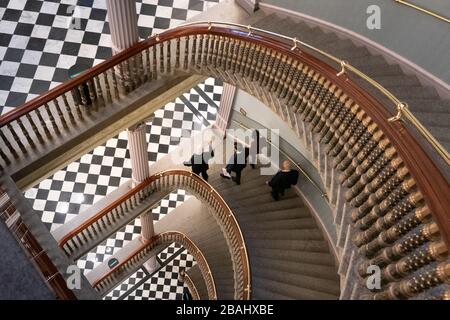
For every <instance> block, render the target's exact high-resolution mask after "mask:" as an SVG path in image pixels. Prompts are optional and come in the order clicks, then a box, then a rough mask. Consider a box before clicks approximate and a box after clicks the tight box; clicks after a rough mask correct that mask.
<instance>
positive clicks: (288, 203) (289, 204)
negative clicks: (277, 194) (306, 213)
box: [245, 198, 303, 214]
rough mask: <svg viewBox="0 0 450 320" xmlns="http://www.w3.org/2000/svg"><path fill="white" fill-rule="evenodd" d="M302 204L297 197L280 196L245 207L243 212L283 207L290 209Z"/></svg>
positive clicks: (281, 208) (282, 208)
mask: <svg viewBox="0 0 450 320" xmlns="http://www.w3.org/2000/svg"><path fill="white" fill-rule="evenodd" d="M302 206H303V204H302V202H301V200H300V199H299V198H290V199H283V198H281V199H280V200H279V201H272V202H268V203H264V204H262V205H260V204H257V205H254V206H252V207H249V208H245V211H246V212H245V213H246V214H249V213H254V212H269V211H273V210H284V209H292V208H298V207H302Z"/></svg>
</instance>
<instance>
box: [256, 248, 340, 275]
mask: <svg viewBox="0 0 450 320" xmlns="http://www.w3.org/2000/svg"><path fill="white" fill-rule="evenodd" d="M300 254H302V253H300V252H297V253H296V255H300ZM251 261H252V265H254V266H255V267H254V268H253V270H254V269H255V268H261V269H266V270H268V269H270V270H273V271H275V272H279V273H284V272H288V273H298V274H301V275H304V276H309V277H315V278H318V279H326V280H333V281H338V280H339V277H338V275H337V274H336V271H335V266H324V265H316V264H307V263H299V262H293V261H285V260H281V261H280V260H276V259H274V258H273V257H270V256H269V257H264V258H257V257H252V260H251ZM255 271H256V270H255ZM255 274H256V273H255Z"/></svg>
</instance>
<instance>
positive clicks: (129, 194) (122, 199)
mask: <svg viewBox="0 0 450 320" xmlns="http://www.w3.org/2000/svg"><path fill="white" fill-rule="evenodd" d="M157 178H158V176H157V175H154V176H151V177H149V178H147V179H145V180H144V181H142V182H141V183H139V184H138V185H137V186H135V187H134V188H132V189H130V190H129V191H128V192H127V193H125V194H124V195H122V196H120V197H119V198H118V199H117V200H115V201H113V202H111V203H110V204H109V205H108V206H106V207H105V208H103V209H102V210H100V211H99V212H97V213H96V214H95V215H93V216H92V217H90V218H89V219H87V220H86V221H84V222H83V223H82V224H80V225H79V226H78V227H76V228H75V229H73V230H71V232H69V233H68V234H66V235H65V236H64V237H63V238H61V239H60V240H59V242H58V243H59V246H60V247H63V246H64V245H65V244H66V243H67V242H68V241H69V240H70V239H72V238H73V237H75V236H76V235H77V234H79V233H80V232H82V231H83V230H85V229H86V228H87V227H89V226H90V225H92V224H93V223H94V222H97V221H99V220H100V219H101V218H103V217H104V216H106V215H107V214H108V213H109V212H110V211H111V210H112V209H114V208H116V207H117V206H119V205H120V204H121V203H123V202H125V201H126V200H128V199H130V198H131V197H132V196H134V195H135V194H137V193H139V192H140V191H142V190H143V189H144V188H145V187H148V186H149V185H150V184H151V183H152V182H153V181H155V180H156V179H157Z"/></svg>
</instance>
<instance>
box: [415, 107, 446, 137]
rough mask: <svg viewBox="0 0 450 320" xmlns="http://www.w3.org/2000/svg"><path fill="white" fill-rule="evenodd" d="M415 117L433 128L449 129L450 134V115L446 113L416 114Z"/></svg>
mask: <svg viewBox="0 0 450 320" xmlns="http://www.w3.org/2000/svg"><path fill="white" fill-rule="evenodd" d="M414 115H415V116H416V117H417V118H418V119H419V120H420V121H421V122H422V123H424V124H425V126H427V125H428V126H431V127H434V126H436V127H447V128H448V130H449V133H450V127H449V124H450V113H444V112H414Z"/></svg>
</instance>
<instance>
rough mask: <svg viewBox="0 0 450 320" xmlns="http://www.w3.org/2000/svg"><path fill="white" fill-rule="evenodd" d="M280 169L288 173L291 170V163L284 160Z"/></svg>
mask: <svg viewBox="0 0 450 320" xmlns="http://www.w3.org/2000/svg"><path fill="white" fill-rule="evenodd" d="M281 167H282V168H283V170H284V171H289V170H291V162H290V161H289V160H284V161H283V164H282V166H281Z"/></svg>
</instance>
